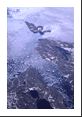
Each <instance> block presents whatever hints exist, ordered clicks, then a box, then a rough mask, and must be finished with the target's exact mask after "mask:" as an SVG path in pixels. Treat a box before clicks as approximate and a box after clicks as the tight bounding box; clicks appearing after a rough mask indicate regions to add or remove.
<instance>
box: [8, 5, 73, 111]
mask: <svg viewBox="0 0 82 117" xmlns="http://www.w3.org/2000/svg"><path fill="white" fill-rule="evenodd" d="M73 18H74V9H73V8H71V7H65V8H64V7H60V8H59V7H55V8H54V7H41V8H40V7H38V8H36V7H34V8H21V7H20V8H12V7H9V8H7V68H8V69H7V73H8V74H7V108H8V109H14V108H18V109H38V108H43V109H44V108H49V106H48V105H47V104H46V103H45V102H44V103H43V104H42V103H41V99H45V100H46V101H47V102H48V103H49V105H50V106H51V107H52V108H54V109H55V108H58V109H72V108H74V57H73V54H74V19H73ZM26 22H27V23H26ZM31 91H36V92H37V93H38V95H39V99H37V97H36V96H35V97H36V98H35V97H33V95H32V94H31V93H30V92H31ZM34 95H36V93H35V92H34ZM37 100H39V102H40V103H39V106H38V101H37Z"/></svg>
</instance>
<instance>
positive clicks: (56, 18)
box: [8, 8, 74, 55]
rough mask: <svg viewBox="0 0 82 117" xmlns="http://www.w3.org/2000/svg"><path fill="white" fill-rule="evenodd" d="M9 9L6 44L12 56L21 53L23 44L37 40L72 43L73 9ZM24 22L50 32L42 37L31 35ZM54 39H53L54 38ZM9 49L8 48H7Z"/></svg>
mask: <svg viewBox="0 0 82 117" xmlns="http://www.w3.org/2000/svg"><path fill="white" fill-rule="evenodd" d="M16 9H17V8H9V10H10V11H9V13H10V15H11V16H12V18H8V44H9V43H10V44H9V46H12V47H11V49H12V52H11V53H13V54H15V55H16V54H17V55H18V54H19V53H20V52H22V51H23V49H24V47H25V44H27V43H29V42H31V41H32V42H33V41H36V40H37V39H38V38H51V39H55V40H61V41H66V42H67V41H68V42H70V41H71V42H73V39H74V38H73V37H74V34H73V28H74V27H73V8H18V12H17V11H16ZM24 21H28V22H31V23H34V24H35V25H36V26H38V25H42V26H43V27H44V30H45V29H50V30H51V32H49V33H45V34H44V35H42V36H41V35H39V34H33V33H32V32H30V31H29V29H28V28H27V26H26V24H25V22H24ZM54 37H55V38H54ZM9 49H10V48H9ZM13 49H14V50H13Z"/></svg>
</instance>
